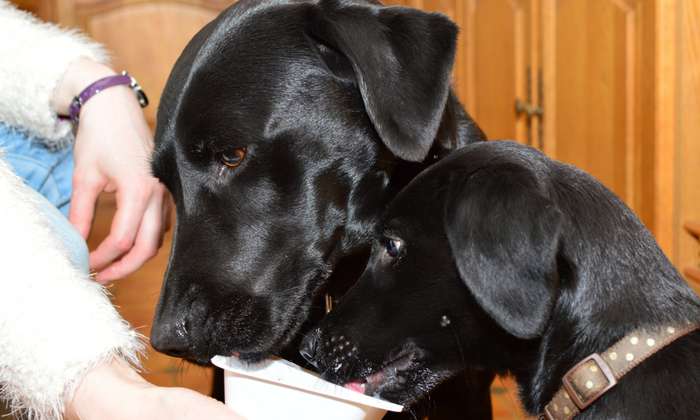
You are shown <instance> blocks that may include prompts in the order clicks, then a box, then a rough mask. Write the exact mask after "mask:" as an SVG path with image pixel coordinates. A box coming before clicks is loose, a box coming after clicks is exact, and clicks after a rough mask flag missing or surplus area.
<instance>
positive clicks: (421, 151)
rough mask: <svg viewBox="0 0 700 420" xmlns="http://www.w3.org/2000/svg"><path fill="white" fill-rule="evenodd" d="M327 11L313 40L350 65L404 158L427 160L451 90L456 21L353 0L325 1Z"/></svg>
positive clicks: (387, 139) (375, 119)
mask: <svg viewBox="0 0 700 420" xmlns="http://www.w3.org/2000/svg"><path fill="white" fill-rule="evenodd" d="M319 8H320V11H321V13H320V15H319V21H318V22H317V23H316V25H315V27H314V28H313V29H312V31H313V32H315V33H314V34H313V36H315V37H318V38H319V39H320V41H321V42H322V43H327V44H328V45H329V46H330V47H331V48H332V49H335V50H336V51H338V52H340V54H342V55H343V56H344V57H345V58H346V59H347V60H348V61H349V63H350V65H351V66H352V72H353V73H354V79H355V81H356V83H357V85H358V87H359V90H360V93H361V95H362V100H363V102H364V105H365V109H366V111H367V114H368V115H369V118H370V120H371V121H372V124H373V125H374V128H375V129H376V131H377V133H378V134H379V136H380V137H381V139H382V141H383V142H384V144H385V145H386V146H387V147H388V148H389V150H390V151H391V152H392V153H394V154H395V155H396V156H398V157H400V158H402V159H405V160H409V161H421V160H423V159H424V158H425V156H426V155H427V154H428V152H429V150H430V148H431V146H432V143H433V141H434V139H435V136H436V134H437V131H438V128H439V126H440V120H441V118H442V114H443V111H444V108H445V103H446V100H447V95H448V92H449V89H450V73H451V70H452V64H453V62H454V54H455V44H456V39H457V32H458V29H457V27H456V26H455V24H454V23H452V22H451V21H450V20H449V19H448V18H446V17H445V16H443V15H439V14H431V13H425V12H421V11H418V10H414V9H409V8H404V7H382V6H380V5H372V4H367V3H361V4H358V2H355V1H347V0H346V1H341V0H321V1H320V2H319ZM330 55H332V54H330ZM326 58H328V55H326ZM329 61H334V60H333V59H330V60H329ZM329 67H333V64H331V66H329Z"/></svg>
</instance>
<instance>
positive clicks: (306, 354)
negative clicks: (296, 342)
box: [299, 328, 321, 368]
mask: <svg viewBox="0 0 700 420" xmlns="http://www.w3.org/2000/svg"><path fill="white" fill-rule="evenodd" d="M320 335H321V330H320V329H318V328H316V329H315V330H313V331H311V332H310V333H308V334H306V336H305V337H304V339H303V340H302V342H301V347H300V348H299V353H300V354H301V357H303V358H304V360H306V361H307V362H308V363H309V364H311V365H312V366H313V367H316V368H318V362H317V361H316V350H317V348H318V338H319V336H320Z"/></svg>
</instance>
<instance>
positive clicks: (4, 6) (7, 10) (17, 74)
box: [0, 0, 107, 147]
mask: <svg viewBox="0 0 700 420" xmlns="http://www.w3.org/2000/svg"><path fill="white" fill-rule="evenodd" d="M80 57H86V58H90V59H92V60H95V61H98V62H101V63H106V62H107V56H106V54H105V52H104V50H103V49H102V47H101V46H100V45H98V44H96V43H94V42H92V41H90V40H88V39H87V37H85V36H84V35H81V34H80V33H79V32H77V31H75V30H72V31H69V30H64V29H61V28H59V27H57V26H55V25H53V24H49V23H43V22H41V21H39V20H38V19H36V18H35V17H34V16H32V15H31V14H29V13H26V12H23V11H20V10H18V9H17V8H15V7H14V6H13V5H11V4H10V3H9V2H7V1H6V0H0V122H3V123H5V124H7V125H10V126H13V127H18V128H21V129H23V130H25V131H26V132H27V133H29V134H30V135H32V136H33V137H36V138H37V139H41V140H42V141H45V142H46V144H47V145H48V146H49V147H61V146H63V145H65V144H67V143H69V142H71V141H72V139H73V134H72V133H71V126H70V123H68V122H66V121H60V120H59V119H58V118H57V116H56V114H55V113H54V112H53V111H52V110H51V105H50V100H51V97H52V96H53V91H54V89H55V88H56V86H57V85H58V82H59V81H60V80H61V78H62V77H63V74H64V73H65V71H66V69H67V68H68V65H69V64H70V63H71V62H72V61H74V60H76V59H78V58H80Z"/></svg>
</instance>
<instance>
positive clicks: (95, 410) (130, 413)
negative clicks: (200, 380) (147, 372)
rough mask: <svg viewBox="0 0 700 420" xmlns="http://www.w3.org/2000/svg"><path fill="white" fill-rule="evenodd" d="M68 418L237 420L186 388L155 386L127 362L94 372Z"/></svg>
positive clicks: (87, 377) (82, 385) (118, 361)
mask: <svg viewBox="0 0 700 420" xmlns="http://www.w3.org/2000/svg"><path fill="white" fill-rule="evenodd" d="M65 414H66V418H67V419H80V420H92V419H96V420H97V419H99V420H124V419H129V420H139V419H144V420H146V419H147V420H199V419H211V420H235V419H240V418H241V417H239V416H237V415H236V414H235V413H234V412H233V411H231V410H230V409H229V408H227V407H226V406H224V405H223V404H222V403H220V402H218V401H216V400H213V399H211V398H209V397H205V396H204V395H201V394H198V393H197V392H194V391H192V390H189V389H185V388H164V387H158V386H155V385H153V384H151V383H149V382H147V381H146V380H145V379H143V378H142V377H141V376H140V375H139V374H138V373H136V372H135V371H134V370H133V369H132V368H131V367H129V366H128V365H127V364H126V362H124V361H123V360H121V359H114V360H112V361H111V362H109V363H103V364H100V365H98V366H96V367H95V368H93V369H91V370H90V372H88V374H87V375H85V378H83V380H82V381H81V383H80V385H79V386H78V388H77V389H76V391H75V393H74V394H73V398H72V400H71V401H69V402H68V403H67V404H66V412H65Z"/></svg>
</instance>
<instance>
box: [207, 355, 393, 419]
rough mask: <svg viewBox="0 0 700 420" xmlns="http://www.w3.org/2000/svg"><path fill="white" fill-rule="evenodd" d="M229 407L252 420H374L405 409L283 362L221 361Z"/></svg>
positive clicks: (215, 360) (216, 360)
mask: <svg viewBox="0 0 700 420" xmlns="http://www.w3.org/2000/svg"><path fill="white" fill-rule="evenodd" d="M212 363H214V364H215V365H216V366H218V367H220V368H222V369H224V371H225V373H224V381H225V382H224V386H225V391H226V405H227V406H229V407H231V408H232V409H233V410H235V411H236V412H237V413H238V414H240V415H242V416H243V417H245V418H247V419H249V420H294V419H300V420H301V419H303V420H329V419H333V420H361V419H364V420H375V419H381V418H382V417H383V416H384V414H385V413H386V412H387V411H401V410H403V407H402V406H400V405H397V404H393V403H390V402H388V401H383V400H380V399H377V398H372V397H369V396H367V395H363V394H361V393H359V392H356V391H352V390H350V389H346V388H343V387H341V386H337V385H334V384H332V383H330V382H326V381H324V380H322V379H320V378H319V377H318V376H317V375H316V374H314V373H312V372H309V371H307V370H304V369H302V368H301V367H299V366H297V365H295V364H293V363H290V362H288V361H286V360H282V359H271V360H267V361H265V362H262V363H260V364H256V365H247V364H245V363H242V362H240V361H239V360H238V359H236V358H234V357H224V356H216V357H214V358H213V359H212Z"/></svg>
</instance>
